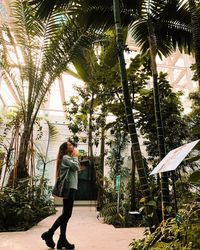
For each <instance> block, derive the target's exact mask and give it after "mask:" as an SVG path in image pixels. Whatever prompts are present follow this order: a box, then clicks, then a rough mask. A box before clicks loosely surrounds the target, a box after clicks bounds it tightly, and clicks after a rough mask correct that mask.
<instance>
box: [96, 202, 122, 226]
mask: <svg viewBox="0 0 200 250" xmlns="http://www.w3.org/2000/svg"><path fill="white" fill-rule="evenodd" d="M100 216H102V217H103V221H104V222H105V223H107V224H112V225H113V226H115V227H124V226H125V216H124V212H123V211H122V209H120V210H119V212H118V211H117V202H112V203H108V204H107V205H105V206H104V207H103V208H102V210H101V211H100Z"/></svg>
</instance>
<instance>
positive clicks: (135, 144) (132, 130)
mask: <svg viewBox="0 0 200 250" xmlns="http://www.w3.org/2000/svg"><path fill="white" fill-rule="evenodd" d="M113 10H114V19H115V29H116V43H117V48H118V60H119V64H120V73H121V81H122V87H123V95H124V105H125V112H126V117H127V123H128V129H129V134H130V138H131V144H132V150H133V156H134V161H135V164H136V166H137V172H138V175H139V180H140V185H141V191H142V193H143V195H144V198H145V199H144V200H145V212H146V215H149V214H150V213H152V212H153V217H154V218H153V219H152V221H151V222H150V227H151V226H153V224H155V225H156V226H157V225H158V221H157V216H156V214H155V210H154V208H153V207H152V206H148V202H149V201H150V200H152V196H151V192H150V188H149V185H148V180H147V173H146V172H145V168H144V162H143V159H142V153H141V149H140V145H139V141H138V136H137V132H136V127H135V122H134V117H133V112H132V105H131V100H130V94H129V86H128V80H127V72H126V67H125V65H126V64H125V60H124V42H123V36H122V27H121V17H120V5H119V0H113Z"/></svg>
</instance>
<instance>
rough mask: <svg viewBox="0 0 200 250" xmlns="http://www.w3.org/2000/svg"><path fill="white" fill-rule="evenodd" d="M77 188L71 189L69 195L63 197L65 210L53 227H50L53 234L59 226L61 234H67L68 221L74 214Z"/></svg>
mask: <svg viewBox="0 0 200 250" xmlns="http://www.w3.org/2000/svg"><path fill="white" fill-rule="evenodd" d="M75 191H76V190H75V189H70V193H69V197H68V198H67V199H63V210H62V214H61V215H60V216H59V217H58V218H57V220H56V221H55V222H54V224H53V225H52V227H51V228H50V229H49V232H50V233H51V234H52V235H53V234H54V232H55V231H56V229H57V228H58V227H60V233H61V235H63V234H64V235H65V233H66V227H67V222H68V220H69V218H70V217H71V214H72V209H73V204H74V198H75Z"/></svg>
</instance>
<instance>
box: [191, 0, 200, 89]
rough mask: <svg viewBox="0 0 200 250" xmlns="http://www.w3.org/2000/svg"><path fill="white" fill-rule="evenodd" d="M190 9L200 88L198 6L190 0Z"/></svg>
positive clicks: (199, 23)
mask: <svg viewBox="0 0 200 250" xmlns="http://www.w3.org/2000/svg"><path fill="white" fill-rule="evenodd" d="M188 2H189V7H190V13H191V24H192V34H193V40H194V49H195V60H196V65H197V75H198V81H199V88H200V22H199V18H198V15H197V11H196V4H195V1H194V0H189V1H188Z"/></svg>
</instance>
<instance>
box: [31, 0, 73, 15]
mask: <svg viewBox="0 0 200 250" xmlns="http://www.w3.org/2000/svg"><path fill="white" fill-rule="evenodd" d="M70 3H73V1H71V0H51V1H49V0H31V1H30V4H31V5H33V6H34V8H35V9H36V16H37V17H41V18H43V19H47V18H48V17H49V16H51V15H52V13H53V12H54V11H55V10H59V9H63V8H67V7H68V6H69V4H70Z"/></svg>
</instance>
